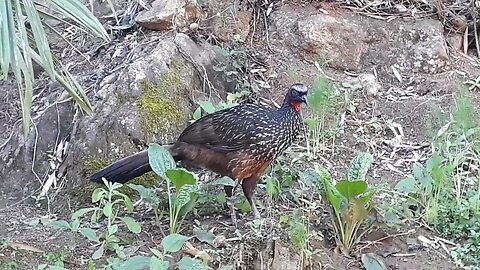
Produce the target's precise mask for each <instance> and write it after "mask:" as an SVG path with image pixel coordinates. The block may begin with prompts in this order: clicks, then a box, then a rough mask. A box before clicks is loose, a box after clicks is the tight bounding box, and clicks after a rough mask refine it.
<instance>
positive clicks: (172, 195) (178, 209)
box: [148, 144, 198, 233]
mask: <svg viewBox="0 0 480 270" xmlns="http://www.w3.org/2000/svg"><path fill="white" fill-rule="evenodd" d="M148 157H149V162H150V166H151V167H152V170H153V171H154V172H155V173H156V174H157V175H158V176H160V177H162V178H163V179H164V180H165V182H166V184H167V195H168V202H169V203H168V205H169V217H170V233H177V232H179V231H180V229H181V223H182V221H183V218H185V215H186V214H187V213H188V212H190V211H191V210H192V209H193V208H194V207H195V203H196V201H197V199H198V184H197V176H196V175H194V174H193V173H191V172H189V171H186V170H184V169H180V168H178V169H177V168H176V165H175V161H174V160H173V157H172V156H171V154H170V152H168V150H166V149H165V148H163V147H161V146H159V145H158V144H150V146H149V147H148ZM172 184H173V187H172V186H171V185H172Z"/></svg>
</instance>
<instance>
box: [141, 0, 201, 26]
mask: <svg viewBox="0 0 480 270" xmlns="http://www.w3.org/2000/svg"><path fill="white" fill-rule="evenodd" d="M202 16H203V12H202V9H201V8H200V6H199V5H198V4H197V1H196V0H156V1H154V2H153V3H152V7H151V8H150V9H149V10H144V11H142V12H140V13H139V14H138V15H137V17H136V18H135V21H136V22H137V23H138V24H139V25H140V26H142V27H144V28H146V29H150V30H158V31H163V30H170V29H172V28H175V29H183V28H185V27H188V26H189V25H190V24H191V23H193V22H195V20H197V19H199V18H202Z"/></svg>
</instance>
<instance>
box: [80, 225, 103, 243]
mask: <svg viewBox="0 0 480 270" xmlns="http://www.w3.org/2000/svg"><path fill="white" fill-rule="evenodd" d="M80 233H81V234H82V235H83V236H85V237H86V238H88V240H90V241H94V242H99V241H100V240H99V239H98V236H97V233H96V232H95V231H94V230H92V229H90V228H81V229H80Z"/></svg>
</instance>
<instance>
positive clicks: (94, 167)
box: [83, 159, 109, 175]
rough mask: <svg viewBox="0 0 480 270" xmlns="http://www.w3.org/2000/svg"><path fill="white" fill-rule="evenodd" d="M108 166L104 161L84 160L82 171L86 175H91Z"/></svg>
mask: <svg viewBox="0 0 480 270" xmlns="http://www.w3.org/2000/svg"><path fill="white" fill-rule="evenodd" d="M108 165H109V162H108V161H107V160H105V159H84V160H83V171H84V172H85V173H86V174H87V175H91V174H93V173H95V172H96V171H99V170H101V169H103V168H105V167H107V166H108Z"/></svg>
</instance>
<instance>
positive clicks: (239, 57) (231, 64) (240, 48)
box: [213, 39, 259, 93]
mask: <svg viewBox="0 0 480 270" xmlns="http://www.w3.org/2000/svg"><path fill="white" fill-rule="evenodd" d="M213 48H214V49H215V51H216V52H218V53H219V54H220V55H222V56H223V59H222V60H221V61H217V62H216V63H215V65H214V66H213V69H214V70H215V71H217V72H222V75H223V78H224V80H225V81H226V82H230V83H234V84H235V92H242V91H246V92H248V93H253V92H257V91H258V89H259V87H258V86H257V85H256V83H255V81H254V80H253V79H251V78H250V77H251V76H253V75H252V74H251V73H250V72H248V70H247V69H248V67H249V65H250V63H249V57H248V54H247V50H246V48H245V46H244V45H243V43H242V42H241V41H240V40H239V39H235V40H234V41H233V42H232V43H231V44H230V45H228V46H225V47H220V46H215V47H213Z"/></svg>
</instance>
